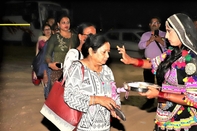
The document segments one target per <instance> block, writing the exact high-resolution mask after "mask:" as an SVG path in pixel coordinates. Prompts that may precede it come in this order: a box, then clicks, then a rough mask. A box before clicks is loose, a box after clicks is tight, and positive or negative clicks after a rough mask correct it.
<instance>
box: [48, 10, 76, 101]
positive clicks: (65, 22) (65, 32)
mask: <svg viewBox="0 0 197 131" xmlns="http://www.w3.org/2000/svg"><path fill="white" fill-rule="evenodd" d="M57 25H58V27H59V33H56V34H53V35H52V36H51V37H50V39H49V40H48V45H47V49H46V55H45V60H46V62H47V64H48V67H49V69H48V74H49V76H48V78H49V80H50V82H51V83H50V86H49V87H47V89H46V91H45V93H46V95H45V97H46V98H47V96H48V93H49V91H50V88H51V86H52V85H53V83H54V82H55V81H56V80H59V79H60V78H61V77H62V76H63V69H62V68H58V67H57V66H56V63H62V65H63V64H64V58H65V56H66V53H67V52H68V50H69V49H70V48H73V47H76V45H77V35H76V33H74V32H73V31H72V30H70V18H69V17H68V16H67V15H66V14H64V13H62V14H60V15H58V17H57Z"/></svg>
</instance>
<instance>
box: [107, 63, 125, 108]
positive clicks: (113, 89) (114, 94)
mask: <svg viewBox="0 0 197 131" xmlns="http://www.w3.org/2000/svg"><path fill="white" fill-rule="evenodd" d="M106 70H107V73H106V75H109V78H110V79H109V80H110V81H111V82H110V86H111V97H112V99H113V100H115V101H116V104H117V105H119V106H121V102H120V94H119V93H118V92H117V86H116V82H115V80H114V75H113V72H112V70H111V69H110V68H109V67H108V66H106Z"/></svg>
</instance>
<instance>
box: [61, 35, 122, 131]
mask: <svg viewBox="0 0 197 131" xmlns="http://www.w3.org/2000/svg"><path fill="white" fill-rule="evenodd" d="M109 52H110V43H109V42H108V41H107V40H106V39H105V38H104V36H103V35H92V34H91V35H89V36H88V38H87V39H86V41H85V43H84V44H83V46H82V54H83V57H84V59H82V60H78V61H74V62H73V63H72V64H71V66H70V67H69V68H68V71H67V73H66V78H67V79H66V82H65V90H64V100H65V102H66V103H67V104H68V105H69V106H70V107H72V108H74V109H76V110H79V111H81V112H83V115H82V118H81V120H80V122H79V124H78V126H77V131H109V130H110V114H111V115H112V117H115V118H118V119H120V118H119V117H118V116H117V115H116V113H115V111H114V107H115V108H120V106H121V103H120V97H116V99H113V97H114V93H116V92H113V90H112V88H114V86H115V85H114V83H115V82H114V75H113V72H112V70H111V69H110V68H109V67H108V66H107V65H106V64H105V63H106V61H107V60H108V58H109ZM82 66H83V67H84V68H83V69H84V73H82V68H81V67H82ZM65 130H66V129H65Z"/></svg>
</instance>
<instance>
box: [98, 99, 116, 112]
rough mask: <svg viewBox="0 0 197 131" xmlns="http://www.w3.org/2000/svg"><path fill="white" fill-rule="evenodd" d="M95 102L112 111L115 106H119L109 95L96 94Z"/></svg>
mask: <svg viewBox="0 0 197 131" xmlns="http://www.w3.org/2000/svg"><path fill="white" fill-rule="evenodd" d="M95 104H100V105H101V106H104V107H106V108H107V109H108V110H110V111H111V110H114V107H115V108H116V107H117V106H118V105H116V102H115V101H114V100H113V99H112V98H110V97H107V96H95Z"/></svg>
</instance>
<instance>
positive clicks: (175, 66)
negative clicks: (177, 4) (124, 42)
mask: <svg viewBox="0 0 197 131" xmlns="http://www.w3.org/2000/svg"><path fill="white" fill-rule="evenodd" d="M165 26H166V36H165V37H166V39H168V41H169V42H170V45H171V47H170V48H169V49H168V50H166V51H165V52H164V53H163V54H161V55H159V56H157V57H155V58H152V59H150V60H146V59H135V58H131V57H130V56H128V55H127V54H126V52H125V49H124V46H123V47H122V48H120V47H117V48H118V51H119V53H120V54H122V59H121V61H122V62H123V63H125V64H132V65H135V66H138V67H141V68H148V69H151V68H152V72H153V73H155V74H156V78H157V81H158V85H159V86H160V88H159V89H157V88H155V87H153V86H148V87H147V88H148V89H149V90H148V91H147V92H146V93H140V95H142V96H146V97H147V98H148V99H151V98H158V105H157V112H156V117H155V125H156V126H155V129H154V131H196V130H197V93H196V90H197V79H196V76H197V70H196V69H197V63H196V61H197V30H196V28H195V26H194V23H193V21H192V20H191V18H190V17H189V16H188V15H186V14H183V13H177V14H173V15H171V16H170V17H168V18H167V21H166V24H165Z"/></svg>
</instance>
